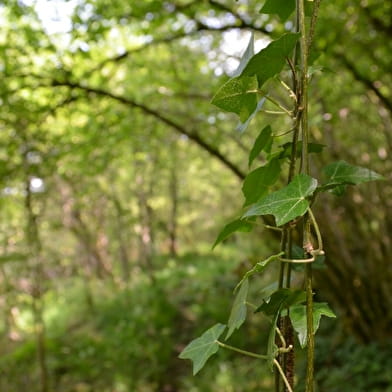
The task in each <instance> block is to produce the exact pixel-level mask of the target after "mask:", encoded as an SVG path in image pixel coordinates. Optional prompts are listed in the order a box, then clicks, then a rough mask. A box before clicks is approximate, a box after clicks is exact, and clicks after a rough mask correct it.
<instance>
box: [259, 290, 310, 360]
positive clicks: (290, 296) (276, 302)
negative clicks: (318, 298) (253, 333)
mask: <svg viewBox="0 0 392 392" xmlns="http://www.w3.org/2000/svg"><path fill="white" fill-rule="evenodd" d="M305 300H306V293H305V292H304V291H302V290H293V289H279V290H277V291H275V292H274V293H273V294H272V295H271V297H270V298H269V300H268V301H266V302H264V303H263V304H262V305H261V306H259V308H258V309H257V310H256V312H259V311H260V312H263V313H265V314H266V315H267V316H272V323H271V328H270V331H269V334H268V344H267V357H268V359H267V361H268V364H269V366H270V367H271V368H272V366H273V361H274V358H275V357H276V354H277V350H278V347H277V346H276V344H275V336H276V326H277V322H278V318H279V314H280V312H281V310H282V309H285V308H287V307H289V306H292V305H294V304H297V303H301V302H304V301H305Z"/></svg>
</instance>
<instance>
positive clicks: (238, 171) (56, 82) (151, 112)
mask: <svg viewBox="0 0 392 392" xmlns="http://www.w3.org/2000/svg"><path fill="white" fill-rule="evenodd" d="M52 86H55V87H57V86H66V87H69V88H71V89H77V90H81V91H84V92H86V93H88V94H95V95H98V96H103V97H108V98H111V99H114V100H116V101H117V102H120V103H122V104H124V105H127V106H130V107H132V108H135V109H139V110H141V111H142V112H143V113H145V114H147V115H149V116H152V117H154V118H155V119H157V120H159V121H160V122H162V123H163V124H166V125H167V126H169V127H170V128H172V129H174V130H175V131H176V132H177V133H180V134H181V135H185V136H187V137H188V138H189V139H190V140H192V141H193V142H195V143H196V144H197V145H199V146H200V147H202V148H203V149H204V150H205V151H207V152H208V153H209V154H211V155H212V156H214V157H215V158H217V159H218V160H219V161H220V162H221V163H222V164H223V165H224V166H226V167H227V168H228V169H230V170H231V171H232V172H233V173H234V174H235V175H236V177H237V178H239V179H244V178H245V173H244V172H243V171H242V170H241V169H240V168H239V167H237V166H236V165H235V164H234V163H233V162H231V161H229V160H228V159H227V158H226V157H225V156H224V155H223V154H222V153H221V152H220V151H219V150H218V149H217V148H216V147H214V146H212V145H211V144H209V143H208V142H207V141H205V140H204V139H203V138H202V137H201V136H200V135H199V134H198V133H195V132H191V131H189V130H187V129H186V128H185V127H183V126H182V125H181V124H178V123H177V122H175V121H174V120H172V119H170V118H168V117H166V116H165V115H163V114H161V113H160V112H158V111H157V110H155V109H152V108H150V107H148V106H146V105H144V104H141V103H138V102H136V101H134V100H132V99H130V98H127V97H123V96H121V95H117V94H113V93H111V92H109V91H106V90H103V89H100V88H94V87H89V86H82V85H80V84H79V83H73V82H71V81H60V80H53V81H52Z"/></svg>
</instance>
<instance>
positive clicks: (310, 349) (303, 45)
mask: <svg viewBox="0 0 392 392" xmlns="http://www.w3.org/2000/svg"><path fill="white" fill-rule="evenodd" d="M297 6H298V18H299V20H298V22H299V31H300V34H301V36H300V51H301V78H300V80H301V86H300V98H301V99H300V110H301V113H302V115H301V131H302V132H301V134H302V154H301V172H302V173H305V174H309V172H310V169H309V154H308V140H309V128H308V127H309V125H308V56H309V41H308V36H307V31H306V23H305V0H298V1H297ZM317 10H318V8H317ZM316 18H317V14H316V13H313V15H312V26H311V27H312V31H311V32H312V35H313V32H314V26H315V23H316ZM310 218H311V217H310V214H309V212H307V214H306V215H305V217H304V226H303V227H304V231H303V247H304V249H305V250H307V249H309V245H310V244H311V234H310V228H311V219H310ZM305 271H306V272H305V289H306V324H307V336H306V337H307V364H306V383H305V391H306V392H313V378H314V326H313V282H312V280H313V277H312V275H313V273H312V264H311V263H310V264H307V265H306V270H305Z"/></svg>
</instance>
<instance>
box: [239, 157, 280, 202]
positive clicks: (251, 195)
mask: <svg viewBox="0 0 392 392" xmlns="http://www.w3.org/2000/svg"><path fill="white" fill-rule="evenodd" d="M279 174H280V163H279V160H277V159H272V160H271V161H270V162H269V163H268V164H266V165H264V166H260V167H258V168H257V169H255V170H253V171H251V172H250V173H248V175H247V176H246V178H245V180H244V183H243V185H242V193H243V195H244V197H245V203H244V206H248V205H250V204H253V203H255V202H256V201H258V200H259V199H260V198H261V197H262V196H264V195H265V194H266V193H267V192H268V189H269V188H270V187H271V186H272V185H274V184H275V182H276V181H277V180H278V178H279Z"/></svg>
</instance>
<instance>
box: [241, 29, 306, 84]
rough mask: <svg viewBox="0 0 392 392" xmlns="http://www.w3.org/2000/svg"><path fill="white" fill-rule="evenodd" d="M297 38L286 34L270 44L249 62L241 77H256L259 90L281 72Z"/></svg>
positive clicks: (292, 34)
mask: <svg viewBox="0 0 392 392" xmlns="http://www.w3.org/2000/svg"><path fill="white" fill-rule="evenodd" d="M298 37H299V35H298V34H296V33H288V34H285V35H282V36H281V37H280V38H279V39H277V40H275V41H273V42H271V43H270V44H269V45H268V46H267V47H266V48H265V49H262V50H261V51H260V52H259V53H257V54H256V55H254V56H253V57H252V58H251V59H250V60H249V62H248V64H247V66H246V67H245V69H244V70H243V72H242V75H243V76H254V75H256V76H257V80H258V84H259V88H261V87H262V86H263V85H264V83H265V82H266V81H267V80H268V79H270V78H272V77H274V76H275V75H277V74H279V73H280V72H281V71H282V69H283V67H284V65H285V64H286V58H287V57H288V56H289V55H290V54H291V52H292V51H293V49H294V47H295V45H296V43H297V40H298Z"/></svg>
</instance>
